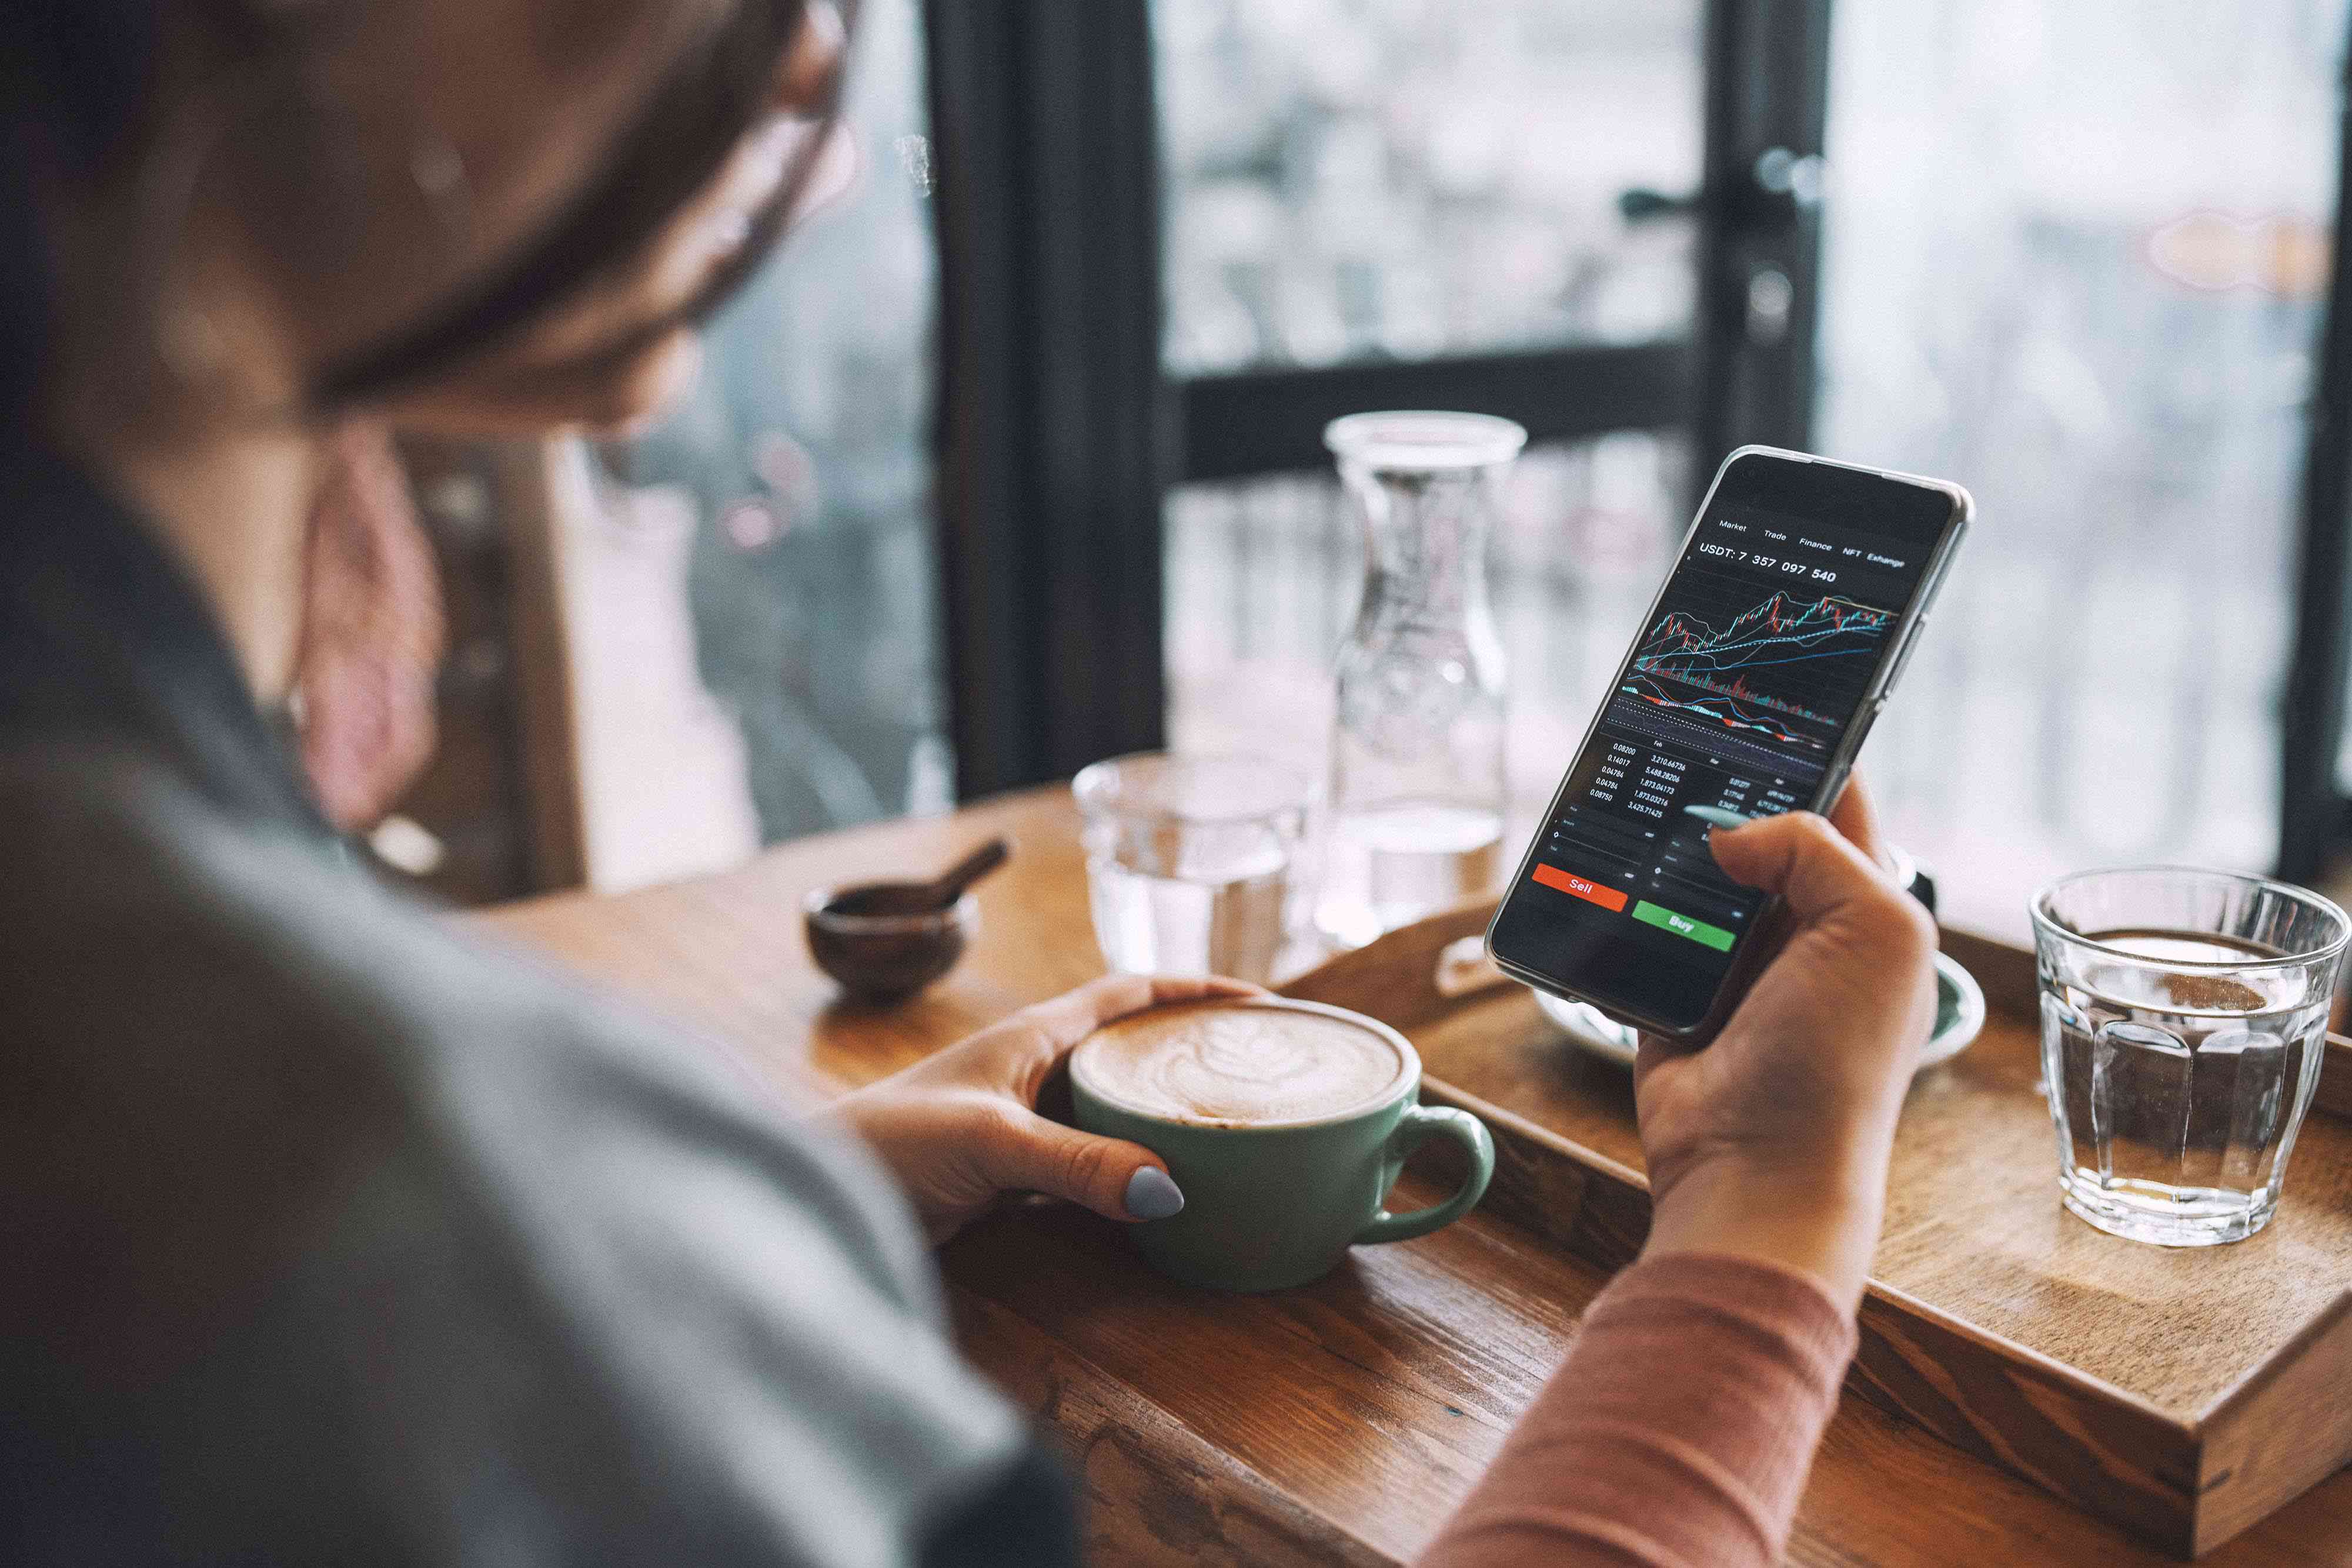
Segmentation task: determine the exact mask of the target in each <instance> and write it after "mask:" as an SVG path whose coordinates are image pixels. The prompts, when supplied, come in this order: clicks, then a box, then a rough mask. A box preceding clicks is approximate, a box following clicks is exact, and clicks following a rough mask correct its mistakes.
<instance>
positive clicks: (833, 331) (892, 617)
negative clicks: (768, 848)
mask: <svg viewBox="0 0 2352 1568" xmlns="http://www.w3.org/2000/svg"><path fill="white" fill-rule="evenodd" d="M849 82H850V94H849V100H848V103H847V106H846V110H845V120H846V122H847V124H848V126H849V128H850V130H851V131H852V133H853V134H854V136H855V137H856V143H857V154H858V162H859V167H858V173H857V178H856V183H855V184H854V185H853V186H852V187H851V189H850V190H849V192H848V193H846V194H845V195H844V196H841V197H839V198H836V199H835V202H834V203H833V204H831V205H830V206H828V207H826V208H825V209H824V210H823V211H822V212H820V213H819V214H816V215H815V216H814V217H813V218H811V219H810V220H809V221H808V222H807V223H806V224H805V225H803V227H802V229H801V230H800V231H799V232H798V233H796V234H795V235H793V239H792V240H791V242H790V243H789V244H787V245H786V246H783V247H782V250H780V251H779V252H778V254H777V256H776V258H775V259H774V260H773V261H772V262H771V263H770V264H769V265H768V266H767V267H766V268H765V270H764V271H763V273H762V274H761V277H759V278H758V280H757V281H756V282H755V283H754V284H753V286H752V287H751V288H750V289H749V290H747V291H746V293H745V295H744V297H743V298H740V300H738V301H736V302H735V303H734V304H733V305H731V306H730V308H729V309H728V310H727V312H726V313H725V314H724V315H723V316H722V317H721V318H719V320H718V322H717V323H716V324H715V327H714V329H713V330H712V331H711V333H710V334H709V342H708V344H707V348H706V361H705V365H704V370H703V374H702V377H701V381H700V383H699V385H698V388H697V390H696V391H695V392H694V393H693V395H692V396H691V397H690V399H688V402H686V404H685V405H684V406H683V407H682V408H681V409H680V410H678V411H677V413H676V414H675V415H674V416H672V417H671V418H669V419H667V421H666V422H665V423H663V424H662V425H661V426H660V427H659V428H658V429H656V430H654V431H652V432H651V433H649V434H646V435H645V436H643V437H641V438H639V439H635V440H631V441H625V442H616V443H611V444H604V445H602V446H600V447H599V448H598V449H597V454H596V455H597V457H598V458H599V460H600V464H601V467H602V470H603V475H602V477H603V479H604V489H605V491H606V493H607V500H606V504H605V505H604V507H603V508H602V510H603V511H604V514H605V517H606V518H607V521H608V527H609V529H610V530H611V532H612V534H613V536H614V537H613V538H612V539H611V540H610V541H609V542H610V543H611V545H612V548H614V549H617V550H622V551H629V550H632V549H634V550H635V552H636V554H637V555H638V556H639V557H641V558H644V559H646V562H647V566H646V576H647V578H648V583H647V587H646V592H647V593H649V594H650V593H654V592H656V591H660V589H659V587H658V584H657V582H656V580H657V579H659V578H660V577H661V575H662V574H663V573H664V572H666V571H667V572H669V573H671V574H672V575H673V576H677V575H682V576H683V579H684V582H685V586H686V589H687V591H688V599H689V602H690V605H691V610H692V632H693V636H692V647H693V652H694V654H695V664H696V668H697V670H698V675H699V679H700V681H701V684H702V685H703V686H704V687H705V688H707V690H708V693H709V698H711V699H715V702H716V705H717V707H718V709H719V712H720V713H721V714H723V716H724V717H725V719H726V720H727V721H729V722H730V723H731V724H732V726H733V727H735V728H736V729H737V730H738V731H739V732H740V737H741V742H742V746H741V757H742V764H743V777H744V778H745V779H746V780H747V783H748V792H749V796H750V803H751V809H752V810H753V811H754V813H755V815H756V829H757V833H758V836H759V837H760V838H761V840H763V841H773V840H776V839H781V838H787V837H791V836H793V835H796V834H801V833H808V832H814V831H820V830H823V829H826V828H832V827H839V826H843V825H845V824H849V823H854V822H860V821H867V820H869V819H873V818H877V817H883V816H895V815H898V814H900V813H903V812H908V811H923V810H941V809H944V808H945V807H946V806H947V805H948V804H949V800H950V790H951V787H952V786H951V779H952V772H953V769H952V768H951V766H950V757H949V755H948V750H947V742H946V739H945V723H944V705H945V697H944V694H943V689H942V675H941V671H940V652H939V637H938V626H937V622H938V611H937V605H938V591H937V587H936V565H935V558H934V549H933V543H932V539H933V531H932V530H933V520H932V507H931V458H930V413H931V389H932V378H931V368H930V361H931V347H932V338H933V318H934V314H935V306H936V298H937V277H936V261H935V249H934V246H933V240H932V234H931V225H930V210H929V204H928V202H927V200H926V197H927V195H928V189H927V180H928V163H927V152H926V148H925V144H924V141H923V140H922V138H923V135H924V132H925V120H926V116H925V111H924V103H923V52H922V41H921V33H920V18H919V13H918V8H917V6H916V5H915V3H914V0H865V4H863V5H861V6H860V7H859V18H858V37H857V44H856V63H855V67H854V68H853V70H852V71H851V73H850V78H849ZM633 530H634V532H635V538H634V539H633V538H632V531H633ZM665 558H676V559H674V560H673V561H672V564H671V565H669V566H664V565H662V564H661V562H662V560H663V559H665ZM621 620H622V617H621V616H620V615H619V614H615V615H614V616H613V617H611V618H610V620H609V622H608V624H618V623H619V622H621ZM635 762H636V765H637V766H640V767H650V768H662V767H664V766H666V763H665V762H664V760H663V758H662V757H661V755H660V754H659V753H658V752H657V751H656V752H652V753H646V752H643V751H640V752H639V753H638V754H637V755H636V757H635ZM592 783H593V781H592ZM627 787H628V786H627V782H626V781H617V782H615V783H614V784H613V785H612V788H613V789H620V790H622V791H624V792H625V791H626V789H627ZM592 808H593V802H592ZM654 869H655V870H656V871H657V872H659V873H666V874H676V873H677V871H679V870H681V869H688V868H686V867H680V866H662V867H656V868H654Z"/></svg>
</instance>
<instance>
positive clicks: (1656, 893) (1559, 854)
mask: <svg viewBox="0 0 2352 1568" xmlns="http://www.w3.org/2000/svg"><path fill="white" fill-rule="evenodd" d="M1810 787H1811V780H1810V779H1805V778H1802V777H1800V776H1797V775H1794V774H1787V773H1770V772H1765V771H1762V770H1760V769H1755V768H1742V767H1740V766H1738V764H1737V763H1734V762H1731V761H1728V760H1727V759H1726V758H1720V757H1714V756H1707V755H1705V754H1702V753H1695V752H1689V751H1686V750H1685V749H1684V748H1682V747H1675V748H1674V749H1673V750H1669V749H1667V748H1666V747H1663V746H1660V745H1655V744H1645V743H1643V741H1641V740H1640V739H1638V738H1633V737H1624V738H1619V737H1608V738H1606V739H1605V740H1604V742H1603V744H1602V745H1601V746H1600V747H1595V748H1594V749H1593V751H1592V752H1591V753H1590V754H1589V755H1588V757H1587V759H1586V762H1585V766H1584V767H1583V768H1581V769H1580V770H1579V775H1578V777H1576V778H1575V779H1572V780H1571V781H1570V788H1569V791H1568V795H1567V798H1566V799H1565V800H1564V801H1563V802H1562V807H1561V810H1560V814H1559V817H1558V818H1557V819H1556V820H1555V821H1553V823H1552V825H1551V827H1550V830H1549V832H1548V834H1547V841H1546V843H1545V845H1544V852H1543V853H1542V855H1541V857H1540V859H1541V860H1542V861H1543V862H1549V863H1550V864H1552V865H1554V866H1556V867H1559V868H1565V869H1566V870H1568V871H1569V872H1570V873H1573V874H1571V875H1569V876H1567V877H1566V878H1564V879H1562V880H1567V881H1570V882H1581V883H1586V884H1587V886H1588V888H1589V890H1590V894H1592V895H1598V896H1589V895H1588V894H1587V893H1586V892H1585V891H1583V890H1580V889H1576V888H1563V889H1560V891H1563V892H1572V893H1577V894H1579V896H1586V897H1587V901H1588V902H1591V903H1598V904H1601V906H1602V907H1604V908H1608V909H1613V910H1621V911H1630V910H1631V909H1632V908H1633V905H1634V903H1635V901H1637V900H1641V901H1647V902H1648V903H1650V904H1653V905H1654V906H1656V907H1658V908H1659V909H1660V910H1661V911H1667V912H1675V913H1678V914H1681V915H1685V916H1688V917H1693V918H1695V919H1696V920H1698V921H1703V922H1705V923H1706V925H1707V926H1708V927H1711V928H1712V929H1714V930H1717V931H1729V932H1737V931H1738V929H1739V928H1740V927H1741V926H1742V925H1745V924H1746V923H1747V921H1748V919H1749V918H1750V917H1751V916H1752V915H1754V913H1755V911H1756V909H1757V907H1758V905H1759V904H1760V903H1761V902H1762V901H1761V899H1760V898H1759V897H1758V896H1757V895H1756V894H1754V893H1752V892H1750V891H1749V890H1748V889H1747V888H1744V887H1741V886H1740V885H1739V884H1738V883H1735V882H1733V881H1732V880H1731V879H1730V878H1728V877H1727V876H1725V875H1724V874H1723V873H1722V872H1721V871H1720V870H1719V869H1717V866H1716V863H1715V856H1714V855H1713V853H1712V852H1710V851H1709V850H1708V849H1707V847H1706V827H1705V825H1704V824H1703V823H1701V822H1700V821H1698V820H1697V819H1696V818H1695V817H1692V816H1689V815H1687V814H1686V813H1685V811H1684V810H1683V808H1684V807H1685V806H1719V807H1722V808H1725V809H1726V810H1733V811H1738V812H1740V813H1742V814H1743V815H1747V816H1751V817H1762V816H1771V815H1774V814H1776V813H1778V812H1781V811H1789V810H1796V809H1797V808H1798V807H1800V806H1801V805H1803V804H1804V799H1803V797H1804V793H1805V791H1806V790H1808V789H1810ZM1555 885H1556V883H1555Z"/></svg>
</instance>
